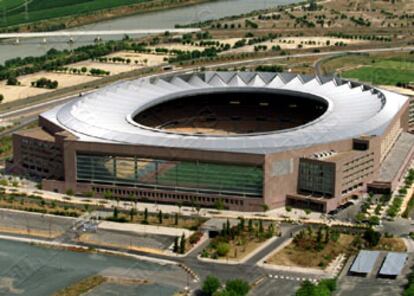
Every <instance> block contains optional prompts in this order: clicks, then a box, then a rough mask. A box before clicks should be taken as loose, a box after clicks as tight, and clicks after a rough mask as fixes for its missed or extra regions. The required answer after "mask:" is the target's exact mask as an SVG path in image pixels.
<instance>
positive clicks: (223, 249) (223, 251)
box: [216, 242, 230, 257]
mask: <svg viewBox="0 0 414 296" xmlns="http://www.w3.org/2000/svg"><path fill="white" fill-rule="evenodd" d="M216 251H217V255H219V256H220V257H224V256H226V255H227V253H228V252H229V251H230V245H229V244H228V243H225V242H220V243H218V244H217V247H216Z"/></svg>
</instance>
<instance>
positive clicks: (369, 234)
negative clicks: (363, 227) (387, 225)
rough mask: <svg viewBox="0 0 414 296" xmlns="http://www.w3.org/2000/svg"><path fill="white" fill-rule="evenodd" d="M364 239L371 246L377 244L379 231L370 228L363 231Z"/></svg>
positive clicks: (379, 235) (379, 237) (379, 236)
mask: <svg viewBox="0 0 414 296" xmlns="http://www.w3.org/2000/svg"><path fill="white" fill-rule="evenodd" d="M364 239H365V240H366V241H367V242H368V244H369V245H370V246H371V247H375V246H376V245H378V244H379V241H380V239H381V233H379V232H378V231H375V230H373V229H372V228H370V229H368V230H367V231H365V233H364Z"/></svg>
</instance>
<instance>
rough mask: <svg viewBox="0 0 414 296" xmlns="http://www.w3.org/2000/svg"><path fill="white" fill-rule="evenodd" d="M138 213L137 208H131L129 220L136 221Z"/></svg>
mask: <svg viewBox="0 0 414 296" xmlns="http://www.w3.org/2000/svg"><path fill="white" fill-rule="evenodd" d="M136 214H137V210H136V209H135V208H131V210H130V211H129V220H130V221H131V222H132V221H134V217H135V215H136Z"/></svg>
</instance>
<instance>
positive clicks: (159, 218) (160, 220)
mask: <svg viewBox="0 0 414 296" xmlns="http://www.w3.org/2000/svg"><path fill="white" fill-rule="evenodd" d="M158 223H160V224H162V211H161V210H160V211H159V212H158Z"/></svg>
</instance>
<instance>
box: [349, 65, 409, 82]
mask: <svg viewBox="0 0 414 296" xmlns="http://www.w3.org/2000/svg"><path fill="white" fill-rule="evenodd" d="M342 76H343V77H345V78H354V79H358V80H360V81H366V82H370V83H373V84H379V85H381V84H384V85H396V84H397V83H398V82H400V83H412V82H414V62H401V61H393V60H384V61H380V62H376V63H373V64H372V65H369V66H363V67H360V68H357V69H354V70H350V71H345V72H344V73H342Z"/></svg>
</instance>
